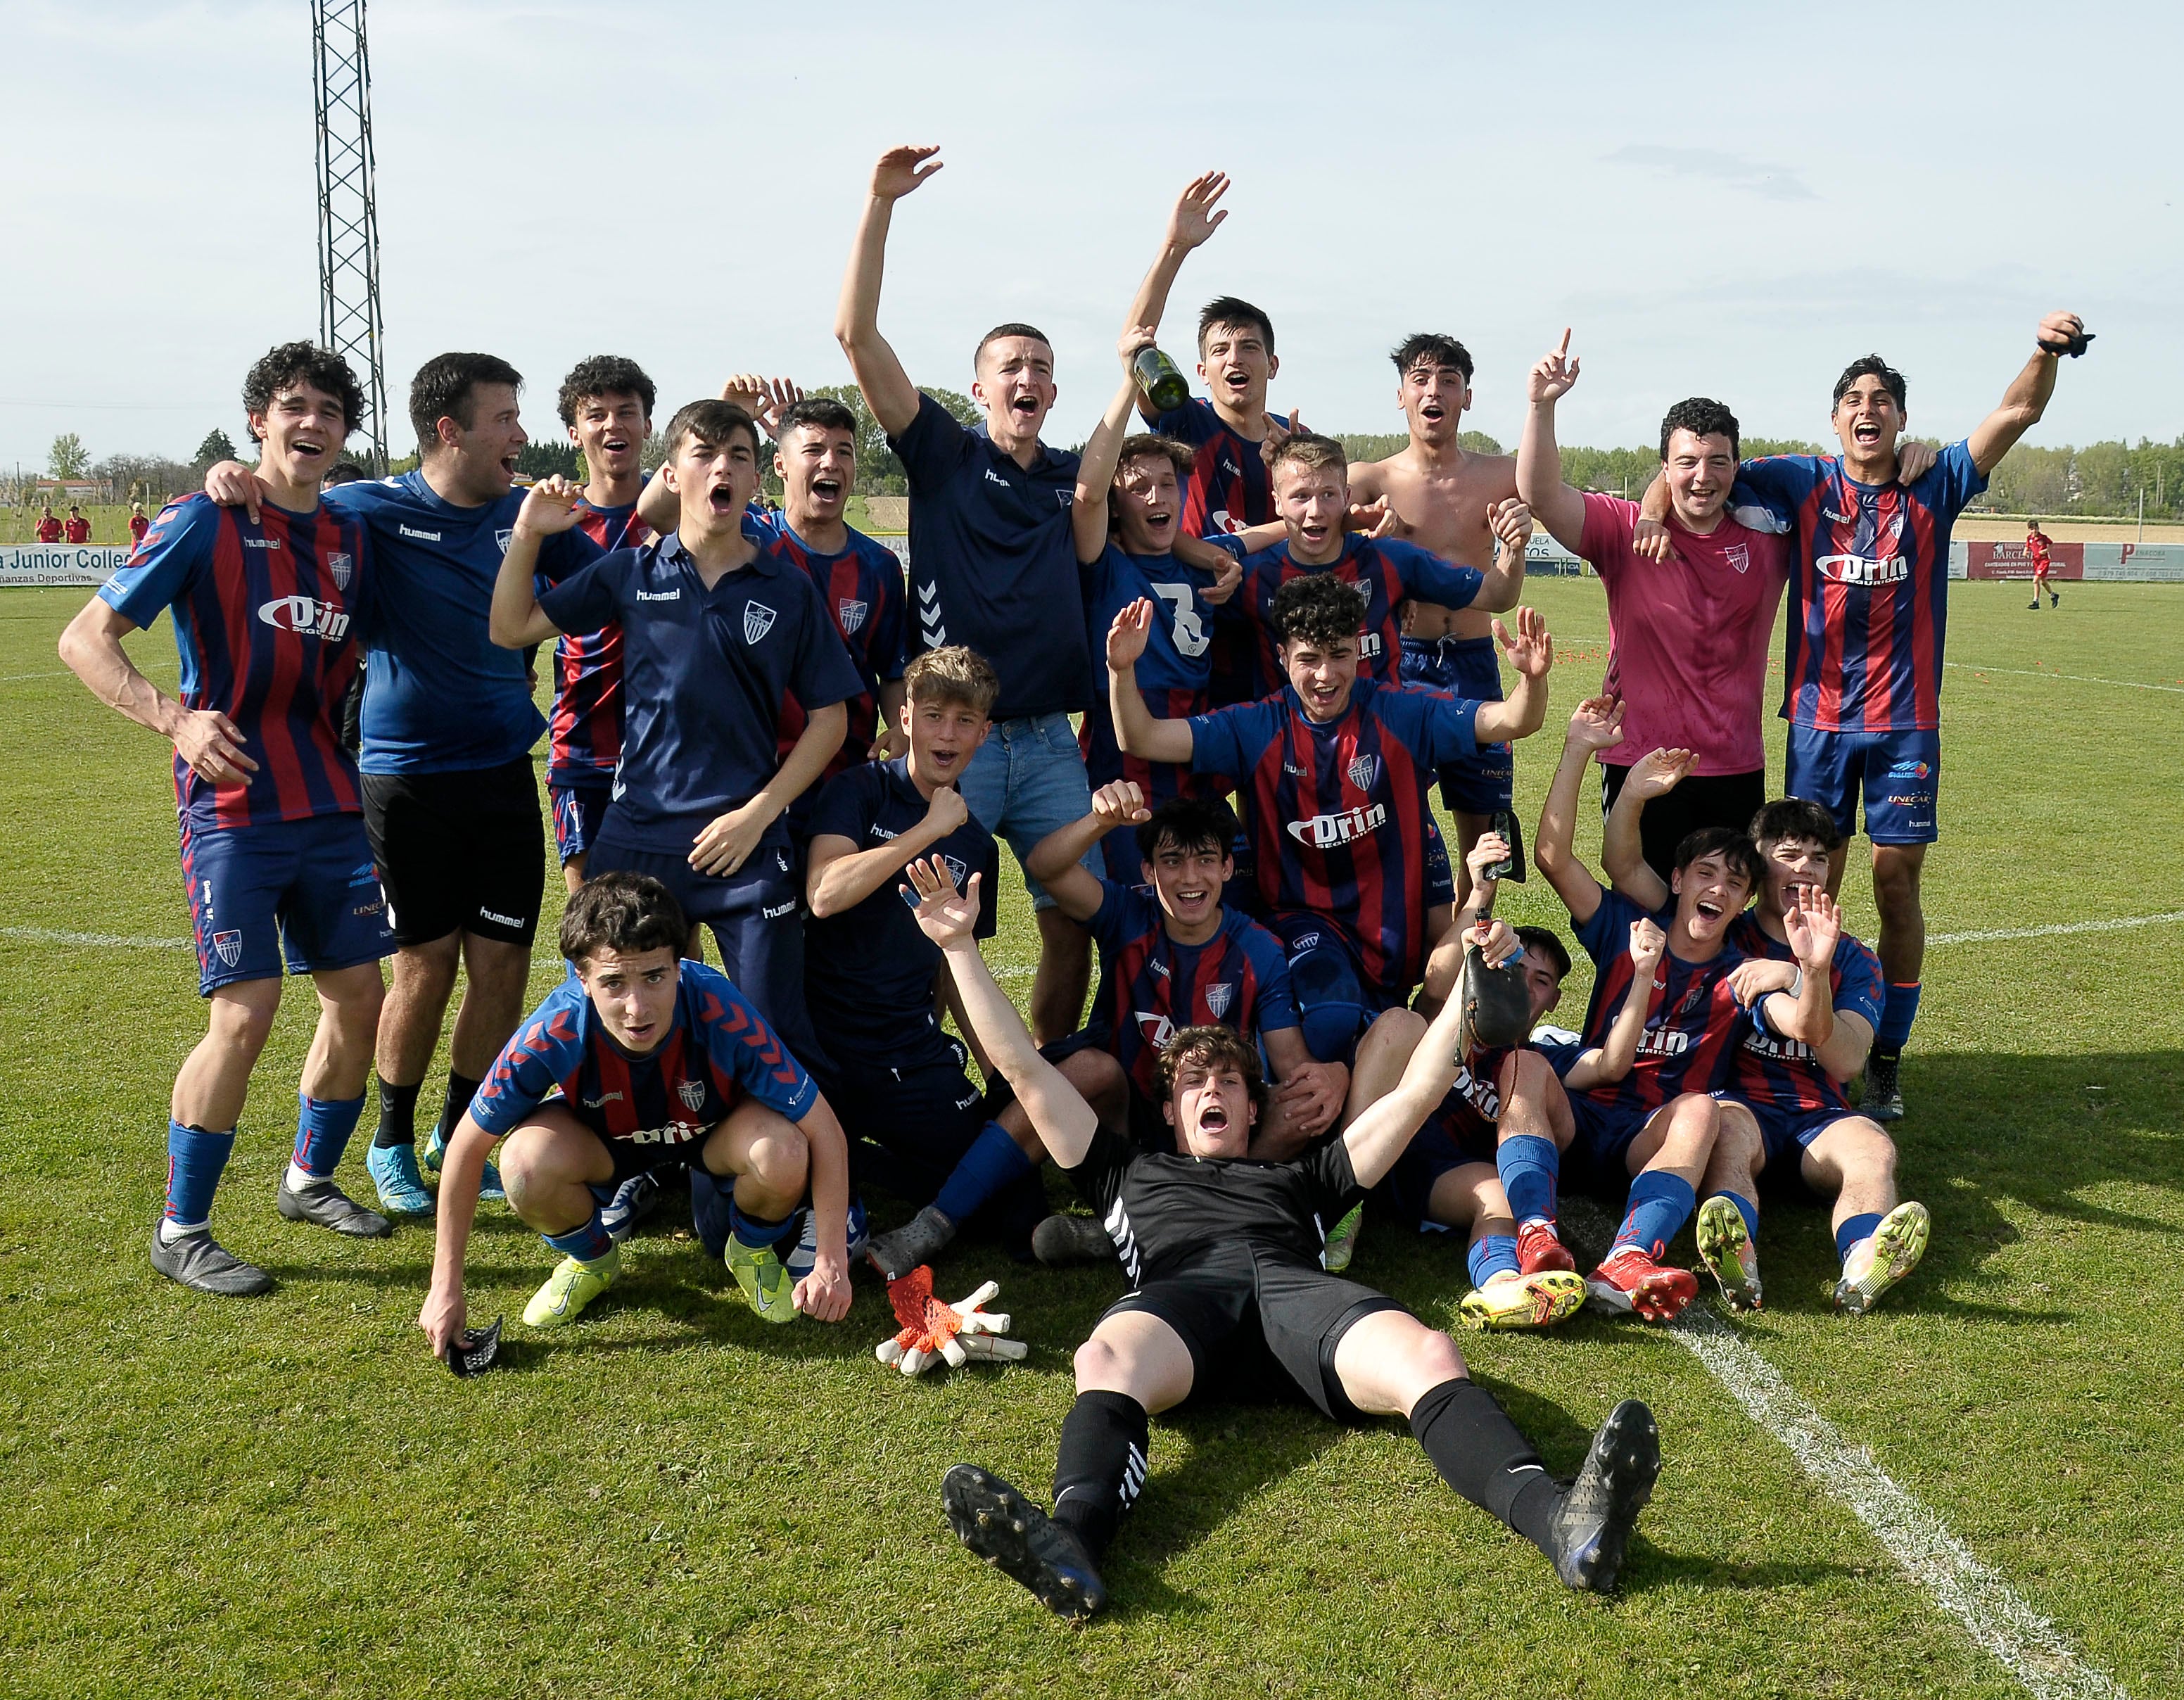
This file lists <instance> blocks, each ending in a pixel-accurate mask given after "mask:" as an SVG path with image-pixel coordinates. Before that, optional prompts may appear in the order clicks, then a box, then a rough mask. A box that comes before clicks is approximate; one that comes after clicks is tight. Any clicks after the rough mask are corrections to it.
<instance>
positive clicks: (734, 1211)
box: [728, 1193, 796, 1250]
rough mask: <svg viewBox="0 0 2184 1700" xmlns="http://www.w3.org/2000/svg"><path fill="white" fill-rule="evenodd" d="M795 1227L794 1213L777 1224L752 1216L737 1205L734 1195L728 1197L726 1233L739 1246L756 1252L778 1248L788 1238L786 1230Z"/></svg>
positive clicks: (790, 1213) (789, 1213) (791, 1212)
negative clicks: (765, 1247) (761, 1249)
mask: <svg viewBox="0 0 2184 1700" xmlns="http://www.w3.org/2000/svg"><path fill="white" fill-rule="evenodd" d="M795 1225H796V1212H794V1211H793V1210H792V1211H790V1212H788V1215H786V1216H784V1217H783V1218H781V1220H780V1221H778V1222H768V1221H767V1220H766V1218H763V1217H760V1216H753V1215H752V1214H751V1213H750V1212H749V1211H747V1210H745V1209H744V1207H743V1206H741V1205H740V1204H738V1203H737V1202H736V1201H735V1195H734V1194H733V1193H731V1194H729V1196H728V1232H729V1233H730V1234H731V1235H733V1236H734V1238H735V1240H736V1241H737V1243H738V1244H739V1245H743V1246H749V1247H751V1248H752V1249H753V1250H758V1249H760V1248H761V1247H764V1246H779V1245H780V1244H781V1242H782V1241H783V1240H786V1239H787V1238H788V1230H789V1229H792V1228H794V1226H795Z"/></svg>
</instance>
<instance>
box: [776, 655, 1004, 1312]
mask: <svg viewBox="0 0 2184 1700" xmlns="http://www.w3.org/2000/svg"><path fill="white" fill-rule="evenodd" d="M903 688H904V689H905V693H906V694H907V699H908V700H906V701H905V703H904V704H903V705H902V707H901V708H900V710H899V711H897V715H896V727H897V730H898V733H900V736H901V737H902V738H903V739H904V740H905V743H906V744H907V745H908V747H909V754H908V755H900V756H896V757H894V758H893V759H892V760H889V761H870V762H863V763H861V764H859V765H857V766H853V767H850V768H848V769H846V770H845V771H844V772H842V773H840V774H838V775H837V776H836V777H835V778H833V779H831V780H829V781H827V785H826V788H825V789H823V790H822V792H821V793H820V795H819V801H818V804H817V806H816V807H815V808H814V809H813V811H812V812H811V848H810V850H809V852H808V855H809V861H810V872H809V873H808V874H807V875H806V876H805V900H806V901H807V902H808V903H809V904H810V905H811V922H810V924H809V926H808V928H806V942H805V956H806V961H807V963H808V967H807V970H806V975H805V987H806V989H807V992H808V995H809V997H810V1000H811V1016H812V1020H813V1023H814V1024H815V1025H816V1026H817V1027H818V1028H820V1029H821V1030H822V1031H823V1032H825V1033H827V1034H829V1035H830V1036H833V1038H834V1040H835V1042H834V1043H833V1045H830V1046H829V1047H828V1048H829V1051H830V1052H831V1053H832V1054H831V1056H830V1058H829V1060H828V1062H827V1064H826V1065H825V1067H824V1069H823V1071H822V1084H823V1085H824V1086H825V1088H826V1090H827V1101H828V1102H829V1103H831V1104H833V1106H834V1108H835V1111H836V1112H837V1113H838V1115H839V1116H840V1117H841V1118H842V1123H843V1126H844V1128H845V1129H847V1131H848V1133H849V1135H850V1139H851V1140H853V1141H855V1144H854V1145H853V1146H852V1148H851V1150H852V1156H853V1157H854V1158H855V1163H856V1168H857V1170H858V1173H859V1175H860V1177H863V1176H866V1175H872V1176H876V1177H877V1178H878V1179H880V1180H881V1181H882V1182H883V1184H886V1185H887V1187H888V1189H889V1190H890V1191H892V1192H896V1193H900V1195H902V1196H905V1197H906V1198H910V1199H913V1200H916V1201H919V1203H920V1205H921V1208H920V1209H919V1211H918V1212H917V1215H916V1216H915V1217H913V1218H911V1221H910V1223H908V1224H906V1225H905V1226H904V1227H902V1228H899V1229H895V1230H894V1231H893V1232H892V1233H889V1234H883V1235H877V1236H876V1237H875V1238H874V1239H873V1240H872V1246H871V1248H870V1251H869V1258H870V1261H871V1262H873V1263H874V1264H875V1266H876V1267H877V1268H878V1269H879V1270H880V1272H881V1273H882V1274H884V1275H886V1276H888V1277H889V1279H893V1278H894V1276H897V1275H903V1274H909V1273H910V1271H911V1270H912V1269H914V1268H917V1266H918V1265H919V1264H920V1263H926V1262H931V1261H932V1260H933V1257H936V1256H938V1255H939V1252H940V1251H942V1250H943V1249H944V1247H945V1246H948V1245H949V1243H950V1241H952V1240H954V1239H955V1237H956V1232H957V1230H958V1229H960V1228H961V1227H962V1226H963V1224H965V1223H967V1222H968V1221H969V1220H970V1219H971V1218H972V1217H973V1216H974V1215H976V1214H978V1212H979V1210H980V1209H981V1208H982V1207H983V1206H984V1205H985V1204H986V1203H987V1202H988V1201H989V1200H993V1199H995V1198H997V1197H999V1196H1000V1195H1002V1194H1004V1193H1008V1192H1010V1190H1011V1189H1012V1188H1015V1189H1019V1190H1022V1192H1023V1196H1024V1198H1025V1199H1027V1200H1028V1202H1024V1203H1023V1205H1022V1208H1020V1209H1017V1210H1016V1211H1014V1212H1013V1215H1015V1216H1017V1217H1021V1218H1024V1219H1023V1220H1022V1222H1021V1224H1020V1225H1019V1226H1017V1229H1016V1231H1017V1235H1018V1237H1021V1236H1022V1235H1023V1234H1024V1233H1026V1232H1028V1230H1029V1229H1030V1227H1031V1225H1032V1223H1034V1222H1036V1221H1037V1220H1038V1218H1039V1215H1040V1213H1042V1212H1041V1200H1042V1198H1043V1195H1041V1194H1039V1191H1038V1183H1037V1182H1036V1180H1030V1184H1029V1187H1028V1190H1026V1189H1023V1188H1022V1183H1024V1182H1025V1181H1026V1180H1027V1179H1029V1178H1030V1177H1031V1176H1032V1175H1033V1173H1034V1165H1035V1164H1036V1162H1037V1160H1038V1158H1039V1156H1040V1155H1041V1153H1040V1151H1039V1141H1038V1139H1037V1138H1036V1136H1034V1135H1032V1134H1030V1133H1029V1130H1028V1129H1026V1130H1025V1132H1024V1133H1023V1134H1015V1133H1014V1132H1012V1130H1011V1129H1008V1128H1007V1127H1006V1126H1005V1125H1003V1124H1002V1123H1000V1122H998V1121H996V1120H995V1118H991V1117H989V1115H988V1114H987V1113H986V1110H985V1107H984V1105H983V1094H982V1093H981V1092H980V1090H979V1089H978V1087H977V1086H975V1085H973V1084H972V1082H971V1081H970V1079H969V1078H968V1077H967V1075H966V1074H965V1073H964V1068H963V1057H962V1054H961V1051H959V1049H958V1048H957V1046H956V1045H955V1044H954V1043H953V1042H952V1041H950V1039H949V1038H948V1036H947V1035H946V1034H944V1033H943V1032H942V1031H941V1030H940V1025H939V1020H938V1018H937V1017H938V1005H939V998H940V994H941V993H942V991H943V990H944V978H945V974H946V970H945V969H944V967H943V966H942V962H941V955H940V950H939V946H937V945H934V944H933V943H932V941H931V940H929V939H927V938H926V936H925V935H924V934H922V933H921V932H919V931H918V930H917V921H916V920H915V919H914V918H913V917H912V916H911V912H910V908H909V906H908V905H907V904H905V902H904V900H903V898H902V895H901V894H902V892H903V891H904V890H905V887H904V885H903V883H902V879H903V872H902V871H903V869H904V867H905V866H906V865H907V864H908V863H910V862H911V861H913V860H916V859H917V858H920V857H928V856H939V857H940V858H941V859H942V860H943V861H945V862H946V863H948V865H949V866H950V867H958V868H961V870H962V871H963V877H964V878H968V877H969V876H970V875H971V874H972V873H979V874H982V875H983V877H984V878H985V879H986V880H987V881H989V882H991V881H994V880H996V879H998V878H1000V850H999V849H998V848H997V847H996V846H995V842H994V838H993V834H991V833H989V832H988V831H987V830H986V829H985V828H984V827H983V826H982V825H980V824H979V822H978V820H977V819H976V818H975V817H973V816H972V813H971V811H970V810H969V808H968V807H967V805H965V803H964V801H963V794H962V793H961V790H959V789H957V784H958V782H959V781H961V778H962V777H963V772H964V770H965V769H966V768H967V767H968V766H970V764H971V760H972V757H973V756H974V755H976V754H977V753H978V745H979V744H981V743H982V742H983V740H984V739H985V737H986V734H987V731H988V729H989V724H990V722H989V719H988V711H989V709H990V708H991V707H992V706H993V702H994V698H995V695H996V694H998V693H999V691H1000V677H999V676H998V675H997V674H996V673H995V672H994V669H993V668H992V666H989V664H988V663H987V661H986V660H984V658H983V657H982V656H979V655H975V654H973V653H972V651H970V650H969V649H964V648H962V647H961V646H960V645H956V644H950V645H949V646H948V647H946V648H944V649H928V650H927V651H926V652H925V653H924V654H923V655H919V656H917V658H916V659H915V660H912V661H911V663H910V666H909V667H908V669H907V670H906V671H905V673H904V675H903ZM978 934H979V936H980V937H982V938H991V937H992V936H993V934H994V924H993V919H992V917H990V916H982V917H980V919H979V923H978ZM996 1213H999V1212H996Z"/></svg>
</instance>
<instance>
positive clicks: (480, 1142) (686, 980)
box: [417, 872, 850, 1357]
mask: <svg viewBox="0 0 2184 1700" xmlns="http://www.w3.org/2000/svg"><path fill="white" fill-rule="evenodd" d="M689 935H690V929H689V923H688V922H687V921H685V920H684V918H683V915H682V906H681V905H680V904H678V903H677V902H676V900H675V898H674V896H673V895H672V894H671V892H670V891H669V890H668V889H667V888H666V886H664V885H662V884H661V883H660V882H659V881H658V880H656V879H653V878H649V877H648V876H646V875H643V874H639V873H631V872H611V873H603V874H600V875H599V876H597V877H596V878H593V880H591V882H590V883H588V884H586V885H585V886H584V887H583V888H582V889H580V890H579V891H578V892H577V895H575V896H574V897H572V898H571V899H570V900H569V906H568V908H567V909H566V910H565V911H563V913H562V917H561V937H560V945H561V954H562V956H565V957H566V958H567V959H568V960H569V961H570V962H571V965H572V966H573V968H574V973H572V974H571V976H570V978H567V979H565V980H564V981H563V982H562V983H561V984H560V985H559V986H557V987H555V988H554V990H553V992H552V993H551V994H550V995H549V996H548V997H547V999H546V1001H545V1002H543V1003H542V1004H541V1005H539V1006H538V1008H537V1009H535V1010H533V1011H532V1012H531V1015H530V1017H529V1018H528V1019H526V1021H524V1022H523V1023H521V1025H520V1026H518V1027H517V1028H516V1030H515V1037H514V1038H512V1039H510V1040H509V1042H508V1045H507V1048H506V1049H504V1051H502V1052H501V1053H500V1056H499V1060H498V1061H496V1062H494V1064H493V1072H492V1073H489V1074H488V1075H487V1076H486V1078H485V1080H484V1083H483V1084H481V1085H480V1086H479V1088H478V1090H477V1095H476V1097H475V1098H473V1099H472V1100H471V1107H470V1109H469V1110H468V1112H465V1115H464V1116H463V1118H462V1120H461V1122H460V1123H459V1124H458V1126H457V1128H456V1130H455V1134H454V1138H453V1139H452V1140H449V1141H448V1155H447V1160H446V1162H445V1164H444V1165H443V1173H445V1174H446V1175H448V1176H450V1177H452V1178H453V1179H454V1182H455V1188H454V1191H453V1192H451V1193H445V1194H443V1201H442V1204H441V1207H440V1218H439V1235H438V1240H437V1245H436V1246H435V1248H434V1251H433V1256H432V1290H430V1291H429V1292H428V1293H427V1294H426V1297H425V1308H424V1310H423V1311H422V1312H421V1313H420V1314H419V1316H418V1318H417V1325H418V1326H419V1327H420V1328H421V1329H424V1330H425V1336H426V1339H427V1340H430V1341H431V1342H432V1351H433V1352H434V1354H435V1355H436V1356H441V1357H444V1356H445V1355H446V1353H447V1351H448V1346H449V1343H450V1342H451V1341H458V1340H460V1338H461V1336H462V1334H463V1329H464V1310H463V1256H464V1252H465V1250H466V1249H467V1247H468V1246H469V1244H470V1237H471V1219H472V1218H473V1216H474V1215H475V1213H476V1205H475V1203H474V1202H473V1201H474V1200H476V1197H477V1185H476V1182H477V1177H478V1175H479V1173H481V1172H482V1170H483V1168H484V1167H485V1160H486V1154H487V1152H488V1151H491V1150H492V1148H493V1142H494V1141H495V1140H501V1141H504V1144H503V1145H502V1148H501V1152H500V1159H499V1161H500V1171H501V1179H502V1180H503V1182H504V1184H506V1186H507V1189H508V1201H509V1204H510V1207H511V1208H513V1209H514V1210H515V1213H516V1215H517V1216H518V1217H519V1218H521V1220H522V1222H523V1223H524V1224H525V1225H526V1227H529V1228H532V1229H536V1230H537V1231H538V1233H539V1234H540V1235H543V1236H544V1238H545V1240H546V1243H547V1244H548V1245H549V1246H552V1247H553V1248H554V1250H555V1251H559V1252H560V1254H561V1262H560V1265H559V1267H557V1268H555V1269H554V1273H553V1274H552V1275H550V1276H549V1277H548V1279H547V1281H546V1285H544V1286H543V1287H541V1288H539V1290H538V1292H537V1293H535V1294H534V1295H533V1296H532V1300H531V1302H530V1303H529V1304H527V1305H526V1306H525V1307H524V1309H523V1320H524V1321H525V1322H526V1323H527V1324H529V1325H530V1326H532V1328H564V1327H566V1326H567V1325H568V1324H571V1323H572V1322H574V1321H576V1319H577V1317H578V1316H579V1315H580V1314H581V1313H582V1311H583V1309H584V1307H585V1306H587V1305H588V1304H590V1303H591V1302H592V1301H593V1300H594V1299H596V1298H597V1297H599V1295H600V1294H601V1293H603V1292H604V1291H605V1290H607V1289H608V1288H609V1287H610V1286H611V1285H613V1284H614V1279H615V1277H616V1275H618V1274H620V1273H621V1249H620V1247H618V1246H616V1244H615V1242H614V1240H612V1239H611V1238H610V1236H609V1235H608V1233H607V1230H606V1226H605V1224H604V1223H603V1222H602V1221H601V1220H600V1219H599V1212H600V1207H601V1206H603V1205H604V1204H605V1202H606V1201H608V1200H609V1199H610V1198H612V1197H613V1196H614V1195H615V1191H616V1188H617V1187H619V1186H620V1185H621V1183H622V1182H623V1181H625V1180H627V1179H628V1178H629V1177H630V1176H631V1175H632V1174H641V1173H649V1172H651V1171H653V1170H655V1169H662V1168H670V1167H675V1166H682V1167H702V1168H704V1169H705V1172H706V1173H709V1174H710V1175H712V1176H714V1177H715V1178H716V1179H718V1180H719V1181H721V1183H722V1184H724V1186H725V1185H727V1184H731V1183H732V1184H733V1194H732V1196H731V1200H730V1203H729V1224H730V1226H729V1238H728V1249H727V1265H728V1268H729V1271H730V1272H731V1273H732V1274H733V1275H734V1276H735V1278H736V1285H738V1286H739V1287H741V1288H742V1289H743V1291H744V1297H745V1298H747V1299H749V1301H750V1307H751V1308H752V1309H753V1310H755V1311H756V1312H757V1313H759V1315H760V1317H761V1318H764V1319H765V1320H766V1321H767V1322H771V1323H786V1322H793V1321H794V1320H795V1318H796V1316H797V1313H799V1312H802V1313H805V1314H807V1315H810V1316H815V1317H817V1318H819V1319H820V1320H821V1321H822V1322H839V1321H840V1320H841V1319H842V1318H844V1317H845V1316H847V1315H848V1314H849V1313H850V1268H849V1253H848V1248H847V1246H846V1243H845V1242H846V1238H847V1228H848V1210H849V1198H850V1176H849V1157H848V1153H847V1151H845V1149H844V1145H843V1140H842V1129H841V1126H840V1124H839V1123H837V1122H836V1121H835V1119H834V1112H833V1111H832V1110H830V1109H829V1108H827V1101H826V1100H825V1099H824V1098H822V1097H821V1096H820V1095H819V1089H818V1087H817V1086H816V1085H815V1084H812V1080H811V1076H810V1075H808V1074H806V1073H805V1072H804V1069H803V1067H802V1065H801V1064H799V1062H797V1060H796V1059H795V1058H794V1056H790V1055H789V1054H788V1051H786V1050H785V1049H784V1048H783V1045H782V1043H781V1041H780V1040H778V1039H777V1038H776V1037H775V1036H774V1033H773V1030H772V1028H770V1027H768V1026H767V1025H766V1022H765V1021H764V1020H763V1019H762V1018H761V1017H760V1015H759V1013H758V1012H757V1011H755V1010H754V1009H753V1008H752V1007H751V1006H750V1005H749V1003H747V1002H746V1001H745V1000H744V995H743V994H742V993H740V992H738V990H737V989H735V986H734V984H733V983H732V982H731V981H730V980H729V979H728V978H727V976H726V975H724V974H721V973H718V972H716V970H714V969H711V968H709V967H706V966H705V964H704V963H702V962H688V961H681V960H679V959H680V957H681V956H682V945H683V942H684V940H686V939H688V937H689ZM557 1091H558V1093H559V1096H554V1094H555V1093H556V1092H557ZM807 1195H808V1196H809V1197H810V1200H811V1209H812V1212H813V1213H814V1215H815V1216H816V1218H817V1220H816V1229H817V1235H816V1237H817V1244H818V1251H817V1256H816V1258H815V1259H814V1261H813V1263H812V1267H811V1274H808V1275H806V1276H805V1278H804V1279H802V1280H800V1281H797V1282H795V1283H794V1284H793V1285H792V1284H791V1282H790V1281H789V1279H788V1272H787V1271H786V1270H785V1269H784V1268H783V1264H782V1252H783V1250H784V1249H785V1248H787V1247H788V1246H789V1245H790V1244H791V1243H792V1240H793V1236H794V1234H795V1232H796V1230H797V1228H798V1226H799V1223H798V1217H797V1207H798V1205H799V1203H801V1202H802V1201H804V1200H805V1197H806V1196H807Z"/></svg>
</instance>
